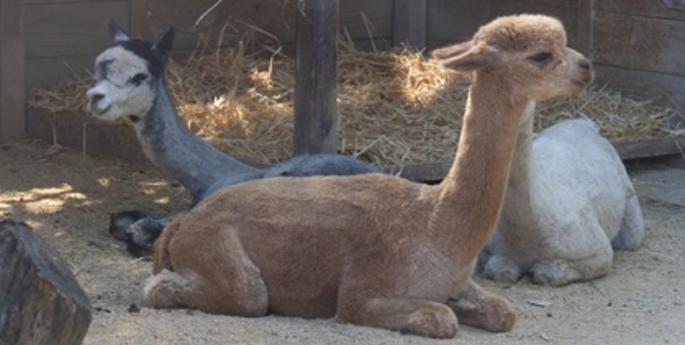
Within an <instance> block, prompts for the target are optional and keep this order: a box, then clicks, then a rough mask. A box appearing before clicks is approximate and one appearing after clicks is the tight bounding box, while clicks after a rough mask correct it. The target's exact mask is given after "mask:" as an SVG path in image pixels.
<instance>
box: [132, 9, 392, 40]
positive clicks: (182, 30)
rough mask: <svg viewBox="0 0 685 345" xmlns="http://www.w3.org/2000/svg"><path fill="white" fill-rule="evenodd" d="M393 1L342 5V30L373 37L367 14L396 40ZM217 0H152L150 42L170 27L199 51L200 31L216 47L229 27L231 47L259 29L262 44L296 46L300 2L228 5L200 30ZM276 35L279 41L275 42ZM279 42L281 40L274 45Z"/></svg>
mask: <svg viewBox="0 0 685 345" xmlns="http://www.w3.org/2000/svg"><path fill="white" fill-rule="evenodd" d="M392 1H393V0H375V1H366V0H347V1H343V2H341V4H340V10H339V18H340V26H341V28H343V29H345V30H346V31H347V32H348V33H349V34H350V36H351V37H352V38H353V39H367V38H368V37H369V32H368V30H367V26H366V25H365V23H364V19H363V18H362V15H361V14H362V13H364V15H365V16H366V18H367V19H368V22H369V23H370V24H371V26H372V27H373V31H372V32H371V34H372V35H373V36H374V37H381V38H388V37H392V10H393V7H392V6H393V4H392ZM215 2H216V0H197V1H192V2H190V1H186V0H146V1H145V3H146V4H145V13H146V17H145V18H146V25H147V29H146V31H145V32H146V33H147V36H146V37H147V38H149V39H152V38H156V36H157V35H159V34H160V33H161V32H162V30H164V29H165V28H166V27H167V26H168V25H170V24H173V25H174V26H175V27H176V29H177V37H176V44H175V46H176V47H179V48H191V47H194V46H195V44H196V42H197V38H198V32H204V33H213V35H210V36H209V37H208V40H209V42H212V43H213V44H214V43H215V42H216V41H217V40H218V38H219V32H220V31H221V30H222V28H223V27H224V25H227V26H226V30H224V32H223V39H224V43H225V44H235V43H236V42H237V41H238V40H240V39H241V38H242V36H243V35H244V33H245V32H246V31H251V30H252V28H258V30H254V33H255V35H256V38H257V39H258V42H265V41H266V42H269V41H271V43H272V44H273V43H281V44H287V43H293V42H295V41H296V32H295V26H296V17H297V16H296V12H297V8H296V5H297V1H283V0H254V1H224V2H223V3H221V5H219V6H218V7H217V8H216V9H214V10H213V11H211V12H210V13H209V14H208V15H207V16H205V17H204V19H203V20H202V21H201V23H200V24H199V25H198V26H197V27H196V26H195V22H196V21H197V19H198V18H199V17H200V16H201V15H202V14H203V13H204V12H205V11H206V10H207V9H208V8H210V7H211V6H212V5H213V4H214V3H215ZM273 37H276V38H277V39H276V40H273V39H272V38H273ZM274 41H275V42H274Z"/></svg>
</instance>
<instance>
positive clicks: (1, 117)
mask: <svg viewBox="0 0 685 345" xmlns="http://www.w3.org/2000/svg"><path fill="white" fill-rule="evenodd" d="M24 28H25V25H24V6H23V3H22V2H21V1H2V2H0V142H3V141H13V140H17V139H20V138H22V137H23V136H24V127H25V125H26V119H25V116H24V99H25V90H24V82H25V78H24V61H25V57H24V51H25V36H24Z"/></svg>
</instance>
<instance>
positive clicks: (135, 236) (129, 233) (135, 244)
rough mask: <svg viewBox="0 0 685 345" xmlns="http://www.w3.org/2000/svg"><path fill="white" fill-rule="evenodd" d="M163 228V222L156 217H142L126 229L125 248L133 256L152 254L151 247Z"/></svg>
mask: <svg viewBox="0 0 685 345" xmlns="http://www.w3.org/2000/svg"><path fill="white" fill-rule="evenodd" d="M162 230H164V224H163V223H162V222H160V221H159V220H157V219H153V218H143V219H140V220H138V221H137V222H135V223H133V224H131V226H129V227H128V229H126V243H127V246H126V250H127V251H128V252H129V253H130V254H131V255H132V256H133V257H141V256H147V255H151V254H152V247H153V246H154V244H155V241H156V240H157V238H158V237H159V235H160V234H161V233H162Z"/></svg>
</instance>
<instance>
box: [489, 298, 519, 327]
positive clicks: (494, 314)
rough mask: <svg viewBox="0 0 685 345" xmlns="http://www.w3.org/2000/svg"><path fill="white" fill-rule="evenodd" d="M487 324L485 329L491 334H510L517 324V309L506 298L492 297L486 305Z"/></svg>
mask: <svg viewBox="0 0 685 345" xmlns="http://www.w3.org/2000/svg"><path fill="white" fill-rule="evenodd" d="M485 308H486V309H487V310H486V312H485V315H487V320H486V322H484V323H483V328H484V329H486V330H488V331H491V332H508V331H511V330H512V328H514V324H516V309H515V308H514V306H513V305H512V304H511V303H510V302H509V301H507V300H506V299H504V298H501V297H491V298H489V299H488V302H487V303H485Z"/></svg>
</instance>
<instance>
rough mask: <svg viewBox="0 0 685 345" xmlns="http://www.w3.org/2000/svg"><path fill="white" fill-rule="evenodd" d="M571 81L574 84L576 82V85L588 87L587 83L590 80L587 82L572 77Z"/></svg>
mask: <svg viewBox="0 0 685 345" xmlns="http://www.w3.org/2000/svg"><path fill="white" fill-rule="evenodd" d="M571 82H572V83H574V84H576V85H578V86H580V87H586V86H587V84H589V83H590V81H586V82H585V81H581V80H578V79H571Z"/></svg>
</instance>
